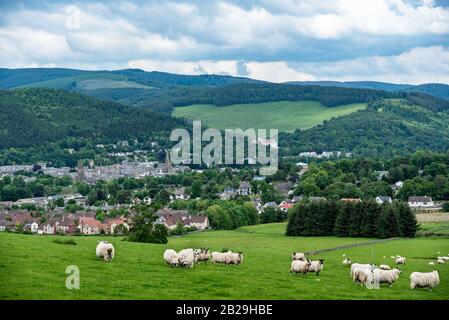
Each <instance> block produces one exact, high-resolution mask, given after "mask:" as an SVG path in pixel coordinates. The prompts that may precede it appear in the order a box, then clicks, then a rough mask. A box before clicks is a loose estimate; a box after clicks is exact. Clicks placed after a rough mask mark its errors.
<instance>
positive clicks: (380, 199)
mask: <svg viewBox="0 0 449 320" xmlns="http://www.w3.org/2000/svg"><path fill="white" fill-rule="evenodd" d="M376 202H377V203H378V204H384V203H392V202H393V200H392V199H391V197H390V196H377V197H376Z"/></svg>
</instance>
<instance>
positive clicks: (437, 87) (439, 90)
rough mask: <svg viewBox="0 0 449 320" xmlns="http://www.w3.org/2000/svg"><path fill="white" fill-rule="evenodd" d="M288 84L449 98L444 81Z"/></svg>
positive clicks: (448, 86)
mask: <svg viewBox="0 0 449 320" xmlns="http://www.w3.org/2000/svg"><path fill="white" fill-rule="evenodd" d="M286 84H295V85H301V86H310V85H317V86H323V87H341V88H358V89H375V90H385V91H390V92H393V91H408V92H422V93H427V94H430V95H432V96H435V97H438V98H443V99H449V85H447V84H442V83H427V84H420V85H412V84H395V83H388V82H376V81H347V82H340V81H293V82H286Z"/></svg>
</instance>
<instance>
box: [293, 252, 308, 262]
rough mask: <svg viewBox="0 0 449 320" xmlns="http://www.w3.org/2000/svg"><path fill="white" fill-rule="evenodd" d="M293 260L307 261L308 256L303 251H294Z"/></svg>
mask: <svg viewBox="0 0 449 320" xmlns="http://www.w3.org/2000/svg"><path fill="white" fill-rule="evenodd" d="M292 260H300V261H306V260H307V259H306V256H305V255H304V253H302V252H293V253H292Z"/></svg>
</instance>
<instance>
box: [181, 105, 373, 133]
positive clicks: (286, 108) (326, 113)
mask: <svg viewBox="0 0 449 320" xmlns="http://www.w3.org/2000/svg"><path fill="white" fill-rule="evenodd" d="M364 108H366V104H363V103H361V104H350V105H344V106H338V107H332V108H328V107H325V106H323V105H322V104H321V103H319V102H313V101H279V102H267V103H253V104H235V105H231V106H226V107H217V106H215V105H204V104H203V105H201V104H196V105H191V106H187V107H178V108H175V110H174V112H173V115H174V116H175V117H184V118H188V119H192V120H201V121H203V122H204V123H206V124H207V125H208V126H210V127H212V128H218V129H226V128H229V129H232V128H241V129H247V128H255V129H258V128H262V129H278V130H279V131H294V130H296V129H307V128H311V127H314V126H316V125H318V124H321V123H322V122H323V121H325V120H329V119H331V118H333V117H338V116H342V115H347V114H350V113H352V112H355V111H357V110H361V109H364Z"/></svg>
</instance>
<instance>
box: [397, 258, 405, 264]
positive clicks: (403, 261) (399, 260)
mask: <svg viewBox="0 0 449 320" xmlns="http://www.w3.org/2000/svg"><path fill="white" fill-rule="evenodd" d="M405 260H406V259H405V258H404V257H398V258H396V260H395V262H396V264H404V265H405Z"/></svg>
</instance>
